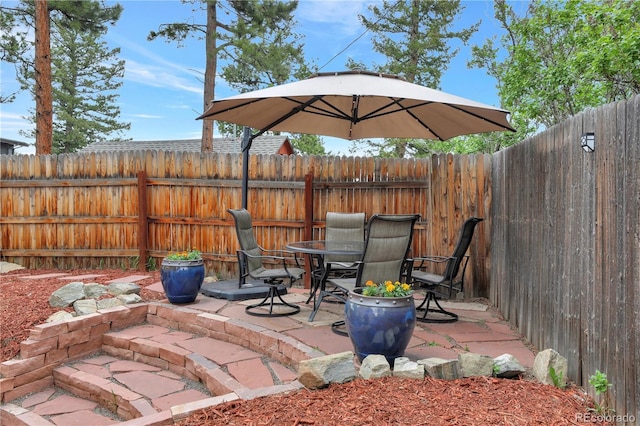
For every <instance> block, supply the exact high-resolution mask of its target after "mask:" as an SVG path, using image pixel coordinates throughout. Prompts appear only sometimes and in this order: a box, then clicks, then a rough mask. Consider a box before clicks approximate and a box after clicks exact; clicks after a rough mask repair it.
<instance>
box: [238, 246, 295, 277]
mask: <svg viewBox="0 0 640 426" xmlns="http://www.w3.org/2000/svg"><path fill="white" fill-rule="evenodd" d="M262 251H263V252H281V250H262ZM238 252H240V253H242V254H244V255H245V256H246V257H248V258H251V259H268V260H277V261H279V262H282V268H283V269H284V270H285V271H287V273H289V268H287V259H291V257H288V256H275V255H264V254H260V255H255V254H251V253H248V252H246V251H245V250H242V249H240V250H238ZM294 259H295V261H296V265H297V266H298V267H300V264H299V263H298V258H297V257H294Z"/></svg>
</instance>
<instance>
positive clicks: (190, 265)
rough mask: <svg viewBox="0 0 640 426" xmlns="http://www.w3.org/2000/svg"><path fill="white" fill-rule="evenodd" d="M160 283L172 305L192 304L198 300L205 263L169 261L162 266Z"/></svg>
mask: <svg viewBox="0 0 640 426" xmlns="http://www.w3.org/2000/svg"><path fill="white" fill-rule="evenodd" d="M160 281H162V288H163V289H164V292H165V294H166V295H167V299H169V302H171V303H191V302H193V301H194V300H196V296H198V292H199V291H200V287H202V282H203V281H204V261H203V260H202V259H198V260H167V259H164V260H163V261H162V265H161V266H160Z"/></svg>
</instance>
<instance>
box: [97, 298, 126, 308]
mask: <svg viewBox="0 0 640 426" xmlns="http://www.w3.org/2000/svg"><path fill="white" fill-rule="evenodd" d="M119 297H120V296H118V297H117V298H116V297H112V298H109V299H101V300H98V302H97V305H98V309H109V308H114V307H116V306H122V305H124V302H123V301H122V300H120V298H119Z"/></svg>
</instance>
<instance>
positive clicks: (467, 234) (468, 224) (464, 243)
mask: <svg viewBox="0 0 640 426" xmlns="http://www.w3.org/2000/svg"><path fill="white" fill-rule="evenodd" d="M482 220H483V219H480V218H479V217H471V218H469V219H467V220H465V221H464V224H463V225H462V232H461V233H460V238H459V239H458V243H457V244H456V248H455V249H454V250H453V254H452V255H451V261H449V262H448V263H447V267H446V269H445V271H444V278H445V279H446V280H451V279H454V278H455V277H456V276H457V275H458V271H459V270H460V264H461V263H462V259H464V255H465V253H466V252H467V249H468V248H469V245H470V244H471V239H472V238H473V231H474V230H475V228H476V225H477V224H478V223H480V222H482Z"/></svg>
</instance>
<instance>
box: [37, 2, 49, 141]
mask: <svg viewBox="0 0 640 426" xmlns="http://www.w3.org/2000/svg"><path fill="white" fill-rule="evenodd" d="M35 18H36V32H35V49H36V57H35V61H36V63H35V71H36V76H35V77H36V78H35V80H36V88H35V89H36V90H35V92H36V154H51V152H52V146H53V97H52V94H51V45H50V34H49V6H48V4H47V0H36V2H35Z"/></svg>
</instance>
